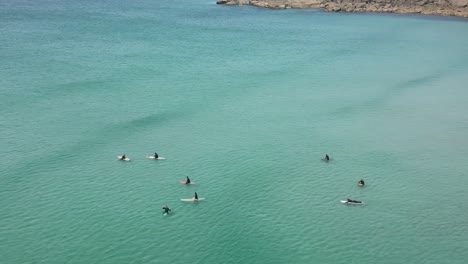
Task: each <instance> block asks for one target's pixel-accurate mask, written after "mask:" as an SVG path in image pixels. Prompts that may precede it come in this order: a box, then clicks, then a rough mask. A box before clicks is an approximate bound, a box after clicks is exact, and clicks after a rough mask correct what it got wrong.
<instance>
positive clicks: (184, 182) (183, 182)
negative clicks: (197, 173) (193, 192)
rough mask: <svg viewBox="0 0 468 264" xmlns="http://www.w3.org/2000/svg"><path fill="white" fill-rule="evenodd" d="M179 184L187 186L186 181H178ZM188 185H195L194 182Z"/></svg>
mask: <svg viewBox="0 0 468 264" xmlns="http://www.w3.org/2000/svg"><path fill="white" fill-rule="evenodd" d="M179 182H180V184H184V185H187V184H186V182H187V181H179ZM188 185H195V182H193V181H191V182H190V183H189V184H188Z"/></svg>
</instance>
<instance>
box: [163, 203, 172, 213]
mask: <svg viewBox="0 0 468 264" xmlns="http://www.w3.org/2000/svg"><path fill="white" fill-rule="evenodd" d="M162 209H163V210H164V213H166V214H168V213H169V211H171V209H169V207H168V206H167V205H165V206H164V207H163V208H162Z"/></svg>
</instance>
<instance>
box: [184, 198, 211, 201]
mask: <svg viewBox="0 0 468 264" xmlns="http://www.w3.org/2000/svg"><path fill="white" fill-rule="evenodd" d="M180 200H181V201H182V202H198V201H203V200H205V198H198V200H195V199H193V198H186V199H180Z"/></svg>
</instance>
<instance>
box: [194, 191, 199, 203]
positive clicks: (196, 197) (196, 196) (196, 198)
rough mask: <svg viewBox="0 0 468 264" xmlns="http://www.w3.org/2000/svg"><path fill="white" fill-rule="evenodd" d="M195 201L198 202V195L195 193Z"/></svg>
mask: <svg viewBox="0 0 468 264" xmlns="http://www.w3.org/2000/svg"><path fill="white" fill-rule="evenodd" d="M193 200H195V201H198V193H197V192H195V197H193Z"/></svg>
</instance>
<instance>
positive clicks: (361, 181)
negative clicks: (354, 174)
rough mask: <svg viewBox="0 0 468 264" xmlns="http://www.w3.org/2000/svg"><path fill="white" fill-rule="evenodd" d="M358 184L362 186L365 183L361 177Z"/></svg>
mask: <svg viewBox="0 0 468 264" xmlns="http://www.w3.org/2000/svg"><path fill="white" fill-rule="evenodd" d="M358 184H359V185H361V186H364V184H366V183H365V182H364V180H363V179H361V180H360V181H359V182H358Z"/></svg>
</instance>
